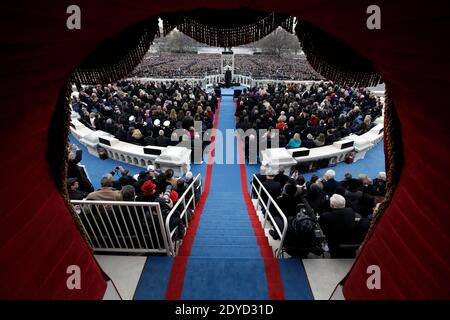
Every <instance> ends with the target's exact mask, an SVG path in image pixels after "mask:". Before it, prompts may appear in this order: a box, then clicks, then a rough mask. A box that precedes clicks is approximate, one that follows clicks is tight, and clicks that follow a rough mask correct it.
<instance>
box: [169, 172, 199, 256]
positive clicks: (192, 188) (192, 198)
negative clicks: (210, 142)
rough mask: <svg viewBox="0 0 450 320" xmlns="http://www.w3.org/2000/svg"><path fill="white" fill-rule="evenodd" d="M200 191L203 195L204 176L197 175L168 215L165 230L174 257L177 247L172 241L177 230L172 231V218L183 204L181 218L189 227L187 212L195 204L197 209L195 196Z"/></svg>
mask: <svg viewBox="0 0 450 320" xmlns="http://www.w3.org/2000/svg"><path fill="white" fill-rule="evenodd" d="M197 181H198V182H199V184H198V186H197V187H196V186H195V184H196V182H197ZM198 189H200V194H201V193H202V176H201V174H200V173H199V174H197V175H196V176H195V178H194V180H193V181H192V182H191V184H190V185H189V186H188V187H187V189H186V190H185V191H184V192H183V194H182V195H181V197H179V198H178V201H177V203H176V204H175V205H174V206H173V208H172V209H171V210H170V212H169V214H168V215H167V218H166V223H165V228H166V234H167V239H168V245H169V249H170V252H171V253H172V255H173V256H175V255H176V248H175V245H174V243H173V240H172V236H173V235H174V233H175V231H176V228H175V229H174V230H170V219H171V218H172V216H173V214H174V213H175V211H176V210H177V209H178V207H179V206H180V204H181V203H183V211H182V212H181V214H180V218H181V219H183V218H184V223H185V225H186V228H187V227H188V225H189V219H188V215H187V214H186V213H187V210H188V208H189V206H190V204H191V203H193V208H195V205H196V203H195V195H196V192H195V191H196V190H198ZM189 192H191V193H192V194H191V196H190V198H189V200H188V201H187V202H186V196H187V194H188V193H189Z"/></svg>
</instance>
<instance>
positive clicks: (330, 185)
mask: <svg viewBox="0 0 450 320" xmlns="http://www.w3.org/2000/svg"><path fill="white" fill-rule="evenodd" d="M339 186H340V184H339V182H337V181H336V180H334V179H330V180H327V181H324V182H323V191H325V193H326V194H327V195H328V196H329V197H331V196H332V195H333V194H334V193H335V191H336V188H337V187H339Z"/></svg>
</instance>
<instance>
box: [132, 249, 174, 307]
mask: <svg viewBox="0 0 450 320" xmlns="http://www.w3.org/2000/svg"><path fill="white" fill-rule="evenodd" d="M172 262H173V258H172V257H166V256H164V257H160V256H155V257H154V256H151V257H148V258H147V261H145V265H144V270H143V271H142V274H141V278H140V279H139V283H138V285H137V288H136V292H135V293H134V298H133V299H134V300H163V299H164V298H165V294H166V286H167V282H168V280H169V275H170V270H171V268H172Z"/></svg>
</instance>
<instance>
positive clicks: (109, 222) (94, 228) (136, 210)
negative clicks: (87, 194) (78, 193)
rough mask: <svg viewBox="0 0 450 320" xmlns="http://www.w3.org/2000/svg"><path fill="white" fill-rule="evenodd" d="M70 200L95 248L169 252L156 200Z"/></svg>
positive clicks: (114, 250) (115, 250) (120, 250)
mask: <svg viewBox="0 0 450 320" xmlns="http://www.w3.org/2000/svg"><path fill="white" fill-rule="evenodd" d="M70 202H71V204H72V205H73V207H74V210H75V212H76V213H77V216H76V217H77V219H78V221H79V222H80V225H81V226H82V228H83V229H84V233H85V234H86V237H87V239H88V241H89V243H90V244H91V246H92V247H93V249H94V250H97V251H109V252H137V253H139V252H140V253H151V252H154V253H166V254H168V255H171V251H170V247H169V244H168V241H167V235H166V229H165V228H164V218H163V216H162V212H161V207H160V205H159V203H158V202H135V201H102V200H71V201H70ZM130 208H132V210H130ZM155 211H156V212H155ZM155 218H156V219H157V221H155ZM150 220H151V221H150ZM160 238H161V239H160Z"/></svg>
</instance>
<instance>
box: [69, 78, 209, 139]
mask: <svg viewBox="0 0 450 320" xmlns="http://www.w3.org/2000/svg"><path fill="white" fill-rule="evenodd" d="M217 104H218V99H217V96H216V95H215V93H214V92H213V93H211V94H209V95H208V93H207V92H205V91H204V90H203V89H202V88H201V87H200V85H190V84H188V83H187V82H184V81H183V82H178V81H172V82H140V81H119V82H117V83H116V84H109V85H108V86H106V87H102V86H101V85H97V86H87V87H85V88H81V89H80V91H79V94H77V95H75V94H73V95H72V101H71V106H72V109H73V110H74V111H75V112H78V113H79V115H80V121H81V122H82V123H83V124H85V125H86V126H87V127H88V128H91V129H92V130H102V131H106V132H108V133H111V134H113V135H114V136H115V137H116V138H117V139H119V140H121V141H124V142H129V143H133V144H136V145H140V146H160V147H167V146H169V145H176V144H178V143H179V141H181V140H182V139H185V140H188V139H189V138H191V139H194V138H195V137H201V136H202V134H201V132H197V131H198V130H197V131H196V130H195V127H194V121H200V122H201V123H202V131H203V132H204V131H206V130H207V129H211V128H212V127H213V120H214V113H215V111H216V107H217ZM175 129H185V130H186V133H185V134H184V136H178V135H177V133H175V132H173V131H174V130H175Z"/></svg>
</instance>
